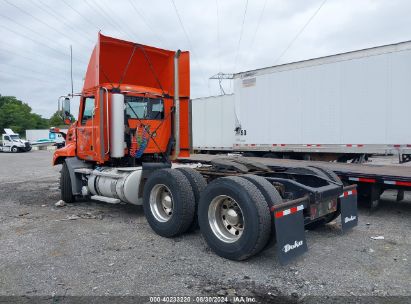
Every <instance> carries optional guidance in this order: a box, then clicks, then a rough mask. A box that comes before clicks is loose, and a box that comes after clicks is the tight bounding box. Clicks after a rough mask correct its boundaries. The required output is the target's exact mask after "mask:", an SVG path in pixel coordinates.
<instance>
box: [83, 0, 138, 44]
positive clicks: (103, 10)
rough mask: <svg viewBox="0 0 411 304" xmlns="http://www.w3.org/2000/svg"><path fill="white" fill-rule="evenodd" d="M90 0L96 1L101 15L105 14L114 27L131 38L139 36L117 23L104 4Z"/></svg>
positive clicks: (95, 3)
mask: <svg viewBox="0 0 411 304" xmlns="http://www.w3.org/2000/svg"><path fill="white" fill-rule="evenodd" d="M88 1H92V2H93V3H94V5H95V6H96V8H98V9H99V10H100V12H101V13H102V14H101V15H102V16H104V17H105V18H106V19H107V21H108V22H110V23H111V24H112V25H114V27H115V28H117V30H118V31H120V32H122V33H123V34H124V35H125V36H126V37H130V39H131V38H132V36H135V37H137V35H136V34H135V33H134V32H133V31H131V32H128V31H125V30H124V29H123V27H122V26H121V25H120V24H119V23H117V22H116V21H115V20H114V19H111V17H110V14H109V13H107V12H106V10H105V9H104V5H103V7H102V6H100V5H99V4H98V2H97V1H94V0H88ZM85 2H87V1H85ZM112 13H113V11H112ZM130 33H131V35H130Z"/></svg>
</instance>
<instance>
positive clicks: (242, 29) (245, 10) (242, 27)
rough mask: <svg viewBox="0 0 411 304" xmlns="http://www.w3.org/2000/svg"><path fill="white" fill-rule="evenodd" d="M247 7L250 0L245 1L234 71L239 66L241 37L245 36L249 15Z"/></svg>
mask: <svg viewBox="0 0 411 304" xmlns="http://www.w3.org/2000/svg"><path fill="white" fill-rule="evenodd" d="M247 7H248V0H246V3H245V8H244V16H243V23H242V24H241V31H240V39H238V45H237V51H236V55H235V60H234V70H233V72H235V71H236V68H237V60H238V54H239V52H240V46H241V39H242V38H243V31H244V24H245V17H246V16H247Z"/></svg>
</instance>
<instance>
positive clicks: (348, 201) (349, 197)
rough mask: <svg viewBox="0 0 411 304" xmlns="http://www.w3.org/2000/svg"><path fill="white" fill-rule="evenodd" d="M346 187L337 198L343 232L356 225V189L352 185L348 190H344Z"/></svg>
mask: <svg viewBox="0 0 411 304" xmlns="http://www.w3.org/2000/svg"><path fill="white" fill-rule="evenodd" d="M347 188H348V187H347ZM347 188H344V192H343V194H341V195H340V197H339V198H338V203H339V205H340V209H341V229H342V231H343V233H344V232H346V231H347V230H350V229H351V228H353V227H355V226H357V225H358V211H357V189H356V188H355V187H353V188H352V189H350V190H346V189H347ZM350 188H351V187H350Z"/></svg>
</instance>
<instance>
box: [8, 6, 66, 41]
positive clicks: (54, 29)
mask: <svg viewBox="0 0 411 304" xmlns="http://www.w3.org/2000/svg"><path fill="white" fill-rule="evenodd" d="M3 1H4V2H6V3H7V4H9V5H11V6H13V7H14V8H16V9H18V10H19V11H20V12H22V13H24V14H26V15H28V16H30V17H32V18H33V19H34V20H36V21H37V22H39V23H41V24H43V25H44V26H46V27H48V28H50V29H52V30H53V31H55V32H56V33H58V34H60V35H62V36H64V37H66V38H67V39H69V40H70V41H71V37H69V36H67V35H66V34H65V33H64V32H62V31H59V30H58V29H56V28H55V27H53V26H51V25H50V24H48V23H47V22H44V21H43V20H41V19H39V18H37V17H36V16H34V15H33V14H31V13H29V12H27V11H26V10H24V9H22V8H21V7H19V6H17V5H15V4H13V3H11V2H10V1H8V0H3Z"/></svg>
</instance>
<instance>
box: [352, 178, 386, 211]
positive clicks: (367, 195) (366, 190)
mask: <svg viewBox="0 0 411 304" xmlns="http://www.w3.org/2000/svg"><path fill="white" fill-rule="evenodd" d="M382 192H383V190H382V189H381V187H380V186H379V185H377V184H370V185H364V184H360V185H358V193H359V195H358V201H359V202H360V203H362V204H363V205H364V206H365V207H367V208H370V209H371V210H375V209H376V208H377V207H378V204H379V201H380V196H381V194H382Z"/></svg>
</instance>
